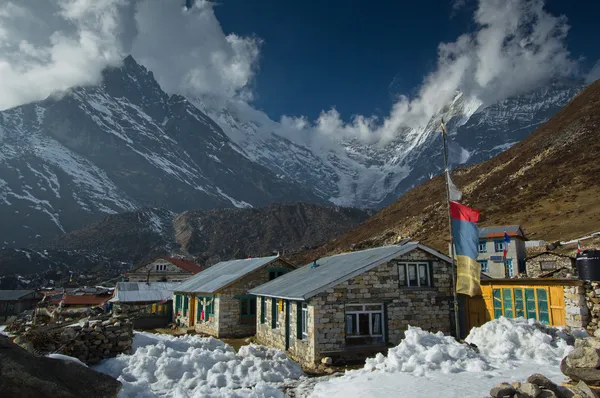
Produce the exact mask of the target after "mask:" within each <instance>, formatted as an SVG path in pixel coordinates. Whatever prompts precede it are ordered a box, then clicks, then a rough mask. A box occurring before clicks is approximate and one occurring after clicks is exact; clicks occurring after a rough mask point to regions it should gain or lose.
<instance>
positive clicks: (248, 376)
mask: <svg viewBox="0 0 600 398" xmlns="http://www.w3.org/2000/svg"><path fill="white" fill-rule="evenodd" d="M133 349H134V350H135V351H134V353H133V354H132V355H120V356H118V357H116V358H111V359H108V360H105V361H103V362H102V363H100V364H99V365H98V366H97V367H96V368H95V369H96V370H98V371H100V372H103V373H107V374H109V375H111V376H113V377H115V378H118V380H119V381H121V382H122V383H123V389H122V391H121V393H120V395H119V396H120V397H136V398H142V397H163V396H169V397H171V396H175V397H204V396H207V397H208V396H210V397H257V398H258V397H280V396H283V395H282V394H281V392H280V391H279V390H277V389H276V388H275V386H276V385H275V384H273V383H281V382H283V381H285V380H289V379H299V378H300V377H302V376H303V375H304V374H303V373H302V370H301V369H300V367H299V366H298V365H297V364H296V363H295V362H293V361H292V360H290V359H289V358H288V357H287V356H286V355H285V354H284V353H282V352H281V351H278V350H274V349H269V348H266V347H259V346H254V345H251V346H246V347H242V348H241V349H240V351H239V353H238V354H236V352H235V351H234V350H233V348H231V347H230V346H229V345H227V344H225V343H223V342H222V341H220V340H217V339H214V338H212V337H209V338H200V337H197V336H182V337H172V336H166V335H162V336H160V335H153V334H150V333H136V334H135V335H134V342H133Z"/></svg>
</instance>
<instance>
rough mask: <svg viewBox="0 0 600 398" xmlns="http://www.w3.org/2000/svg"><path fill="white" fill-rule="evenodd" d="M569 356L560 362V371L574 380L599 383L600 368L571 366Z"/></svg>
mask: <svg viewBox="0 0 600 398" xmlns="http://www.w3.org/2000/svg"><path fill="white" fill-rule="evenodd" d="M568 358H569V356H568V355H567V356H566V357H564V358H563V360H562V361H561V363H560V371H561V372H563V374H564V375H565V376H568V377H570V378H571V379H572V380H573V381H580V380H583V381H584V382H586V383H588V384H597V383H599V382H600V370H599V369H596V368H577V367H572V366H569V361H568Z"/></svg>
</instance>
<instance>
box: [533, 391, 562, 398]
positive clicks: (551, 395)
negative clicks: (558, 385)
mask: <svg viewBox="0 0 600 398" xmlns="http://www.w3.org/2000/svg"><path fill="white" fill-rule="evenodd" d="M559 397H560V396H559V395H558V394H556V393H555V392H554V391H551V390H542V391H540V393H539V394H538V396H537V397H535V398H559Z"/></svg>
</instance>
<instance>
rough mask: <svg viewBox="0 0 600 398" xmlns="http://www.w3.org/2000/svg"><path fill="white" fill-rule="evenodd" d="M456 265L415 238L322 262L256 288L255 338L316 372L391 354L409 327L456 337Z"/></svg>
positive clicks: (309, 265) (253, 291)
mask: <svg viewBox="0 0 600 398" xmlns="http://www.w3.org/2000/svg"><path fill="white" fill-rule="evenodd" d="M450 264H451V260H450V258H449V257H447V256H445V255H443V254H441V253H439V252H437V251H435V250H434V249H432V248H430V247H428V246H425V245H422V244H419V243H418V242H410V241H405V242H402V243H400V244H398V245H391V246H383V247H378V248H374V249H368V250H361V251H356V252H350V253H343V254H338V255H334V256H330V257H325V258H321V259H318V260H317V261H315V262H314V263H312V264H308V265H305V266H304V267H302V268H299V269H298V270H296V271H294V272H290V273H289V274H286V275H283V276H282V277H280V278H278V279H276V280H274V281H271V282H269V283H266V284H264V285H262V286H258V287H257V288H254V289H252V290H251V291H250V293H251V294H254V295H256V296H258V298H259V300H258V310H257V312H258V314H259V318H258V319H257V325H256V339H257V340H258V342H259V343H260V344H264V345H269V346H272V347H274V348H278V349H280V350H286V351H287V353H288V354H289V355H290V356H291V357H293V358H294V359H296V360H297V361H298V362H300V364H302V365H303V366H305V367H314V366H315V365H316V364H318V363H319V361H320V360H321V359H322V358H323V357H332V358H333V360H334V361H336V360H337V359H343V360H346V361H347V360H358V359H362V358H364V357H366V356H371V355H373V354H374V353H376V352H385V351H386V350H387V348H388V347H389V346H391V345H397V344H398V343H400V341H401V340H402V338H403V337H404V331H405V330H407V329H408V326H409V325H411V326H419V327H421V328H423V329H424V330H428V331H442V332H447V333H449V332H450V329H451V326H450V325H451V313H450V308H451V298H452V290H451V276H450V274H451V273H450V267H451V265H450Z"/></svg>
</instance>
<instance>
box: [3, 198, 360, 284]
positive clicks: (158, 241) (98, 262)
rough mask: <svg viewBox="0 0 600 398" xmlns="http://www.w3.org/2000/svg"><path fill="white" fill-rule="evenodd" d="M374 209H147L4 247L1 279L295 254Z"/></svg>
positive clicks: (355, 223) (297, 205) (277, 206)
mask: <svg viewBox="0 0 600 398" xmlns="http://www.w3.org/2000/svg"><path fill="white" fill-rule="evenodd" d="M371 214H372V213H369V212H366V211H363V210H358V209H351V208H343V207H326V206H319V205H311V204H305V203H283V204H274V205H269V206H267V207H261V208H239V209H227V208H223V209H213V210H196V211H188V212H185V213H181V214H175V213H172V212H170V211H167V210H164V209H156V208H147V209H143V210H138V211H135V212H128V213H123V214H116V215H108V216H105V217H104V218H103V219H102V220H100V221H97V222H95V223H92V224H90V225H88V226H86V227H84V228H81V229H78V230H75V231H73V232H70V233H68V234H65V235H63V236H61V237H59V238H57V239H53V240H49V241H46V242H43V243H41V244H40V245H38V246H36V247H32V248H30V249H13V248H5V249H2V250H0V276H2V275H12V274H20V275H28V274H31V273H38V274H41V273H44V274H46V273H47V272H48V271H49V270H52V271H53V274H54V270H57V269H58V270H61V273H62V275H64V274H65V272H66V271H68V270H76V271H77V273H76V276H78V275H79V274H86V273H88V272H93V273H98V272H100V273H102V274H103V275H104V276H105V278H104V279H109V277H112V276H113V275H114V274H118V273H119V272H121V271H122V270H124V269H127V268H129V267H131V266H132V265H134V264H137V263H140V262H142V261H144V260H149V259H151V258H153V257H156V256H158V255H164V254H175V255H184V256H190V257H194V258H195V259H196V261H197V262H199V263H200V264H213V263H215V262H218V261H221V260H224V259H231V258H245V257H247V256H264V255H271V254H272V253H274V252H280V253H281V254H289V253H294V252H298V251H300V250H307V249H310V248H314V247H317V246H319V245H321V244H323V242H327V241H328V240H331V239H333V238H335V237H336V236H339V235H341V234H343V233H344V232H347V231H349V230H351V229H353V228H355V227H356V226H358V225H359V224H360V223H361V222H363V221H364V220H366V219H367V218H368V217H369V216H370V215H371ZM54 277H57V276H54ZM34 278H35V277H34ZM51 278H52V276H49V275H48V276H44V278H42V279H45V280H49V279H51Z"/></svg>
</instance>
